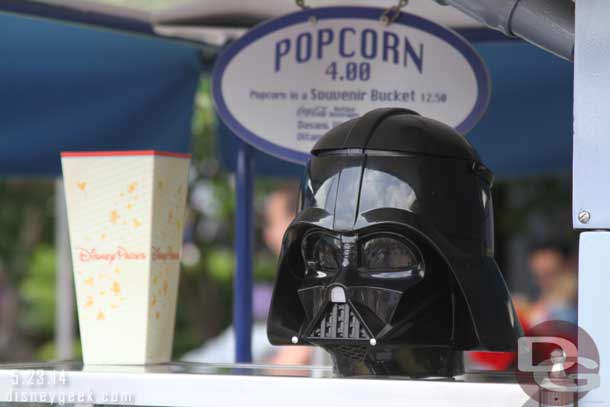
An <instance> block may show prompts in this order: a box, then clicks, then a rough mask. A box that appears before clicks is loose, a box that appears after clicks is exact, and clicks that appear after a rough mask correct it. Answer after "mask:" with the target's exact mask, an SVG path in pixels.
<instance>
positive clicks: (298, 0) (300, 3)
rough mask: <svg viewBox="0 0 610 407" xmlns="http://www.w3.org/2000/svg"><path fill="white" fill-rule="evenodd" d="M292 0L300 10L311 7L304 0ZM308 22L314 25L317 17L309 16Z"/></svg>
mask: <svg viewBox="0 0 610 407" xmlns="http://www.w3.org/2000/svg"><path fill="white" fill-rule="evenodd" d="M294 2H295V3H296V5H297V6H298V7H299V8H300V9H301V10H308V9H310V8H311V7H310V6H308V5H306V4H305V0H294ZM309 22H310V23H311V24H312V25H315V24H316V23H317V22H318V19H317V18H316V16H313V15H312V16H309Z"/></svg>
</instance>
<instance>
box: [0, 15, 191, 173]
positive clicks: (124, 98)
mask: <svg viewBox="0 0 610 407" xmlns="http://www.w3.org/2000/svg"><path fill="white" fill-rule="evenodd" d="M199 53H200V52H199V49H198V48H196V47H194V46H188V45H185V44H183V43H178V42H175V41H171V40H166V39H159V38H154V37H146V36H142V35H134V34H126V33H121V32H116V31H110V30H99V29H94V28H87V27H85V26H76V25H66V24H62V23H60V22H55V21H49V20H41V19H33V18H27V17H23V16H16V15H9V14H0V55H1V56H0V136H1V140H2V148H1V149H0V174H2V175H58V174H60V161H59V152H60V151H65V150H115V149H120V150H129V149H140V150H141V149H157V150H166V151H176V152H185V151H188V149H189V145H190V139H191V116H192V112H193V100H194V94H195V91H196V89H197V83H198V79H199V74H200V72H201V71H202V68H203V66H202V64H201V58H200V56H199Z"/></svg>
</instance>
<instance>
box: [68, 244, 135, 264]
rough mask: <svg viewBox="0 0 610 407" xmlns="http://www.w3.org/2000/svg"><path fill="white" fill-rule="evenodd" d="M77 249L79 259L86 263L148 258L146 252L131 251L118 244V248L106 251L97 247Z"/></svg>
mask: <svg viewBox="0 0 610 407" xmlns="http://www.w3.org/2000/svg"><path fill="white" fill-rule="evenodd" d="M76 250H77V251H78V259H79V260H80V261H81V262H84V263H88V262H92V261H105V262H108V263H113V262H115V261H117V260H122V261H125V260H127V261H135V260H146V253H144V252H136V251H129V250H127V249H126V248H124V247H122V246H118V247H117V248H116V250H113V251H104V252H102V251H98V250H97V249H96V248H91V249H85V248H82V247H78V248H77V249H76Z"/></svg>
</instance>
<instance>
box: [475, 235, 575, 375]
mask: <svg viewBox="0 0 610 407" xmlns="http://www.w3.org/2000/svg"><path fill="white" fill-rule="evenodd" d="M528 265H529V268H530V270H531V273H532V276H533V277H534V281H535V283H536V285H537V287H538V289H539V295H538V297H537V298H536V299H535V300H534V301H531V300H529V299H528V298H527V297H525V296H519V295H516V296H513V303H514V305H515V310H516V312H517V316H518V318H519V321H520V322H521V326H522V327H523V331H524V334H525V335H534V336H540V335H548V336H560V335H558V334H557V332H547V331H544V332H543V331H539V330H537V331H535V332H534V331H532V329H534V330H535V329H536V325H538V324H540V323H542V322H545V321H557V320H559V321H566V322H571V323H573V324H576V322H577V308H576V304H577V295H578V273H577V270H578V262H577V259H576V256H575V253H574V251H573V250H572V248H571V246H570V245H569V244H564V243H560V242H544V243H539V244H536V245H533V246H532V247H531V248H530V249H529V253H528ZM556 325H557V327H556V328H557V329H559V328H561V326H558V324H552V325H548V326H545V327H544V329H546V330H548V329H551V330H553V329H555V328H554V327H555V326H556ZM568 336H569V335H568ZM564 337H565V336H564ZM467 364H468V366H469V367H470V369H472V370H479V369H482V370H495V371H504V370H510V369H513V368H514V367H515V365H516V355H515V354H514V353H506V352H469V358H468V359H467Z"/></svg>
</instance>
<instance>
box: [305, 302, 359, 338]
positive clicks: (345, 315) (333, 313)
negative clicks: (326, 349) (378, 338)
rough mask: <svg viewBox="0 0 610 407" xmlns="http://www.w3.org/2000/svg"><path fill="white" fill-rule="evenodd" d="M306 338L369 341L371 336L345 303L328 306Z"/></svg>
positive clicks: (352, 309)
mask: <svg viewBox="0 0 610 407" xmlns="http://www.w3.org/2000/svg"><path fill="white" fill-rule="evenodd" d="M307 338H308V339H311V340H320V339H351V340H369V339H370V338H371V336H370V335H369V333H368V330H367V328H366V326H365V324H364V323H363V322H362V320H361V319H360V316H359V315H358V314H357V313H356V312H355V310H354V307H352V306H351V305H350V304H349V303H348V302H346V303H342V304H340V303H334V304H329V305H328V306H327V308H326V311H325V312H323V313H322V315H321V316H320V318H319V320H318V321H317V322H316V324H315V325H314V326H313V328H312V330H311V332H310V333H309V335H308V336H307Z"/></svg>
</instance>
